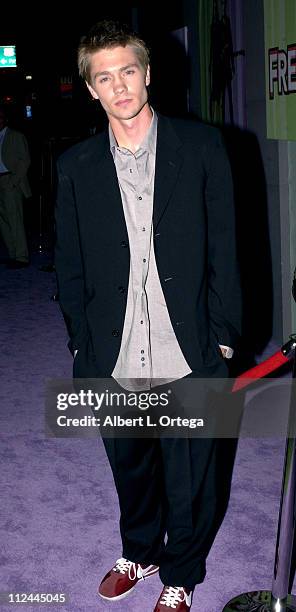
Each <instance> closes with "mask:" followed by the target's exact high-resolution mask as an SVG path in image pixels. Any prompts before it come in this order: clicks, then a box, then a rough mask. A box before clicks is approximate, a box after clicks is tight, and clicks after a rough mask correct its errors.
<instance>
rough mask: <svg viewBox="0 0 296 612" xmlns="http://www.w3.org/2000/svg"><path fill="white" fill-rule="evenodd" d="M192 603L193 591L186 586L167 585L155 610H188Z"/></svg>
mask: <svg viewBox="0 0 296 612" xmlns="http://www.w3.org/2000/svg"><path fill="white" fill-rule="evenodd" d="M191 603H192V591H189V589H184V587H172V586H165V587H164V588H163V590H162V593H161V595H160V598H159V600H158V602H157V604H156V606H155V608H154V611H153V612H170V610H175V612H188V610H190V608H191Z"/></svg>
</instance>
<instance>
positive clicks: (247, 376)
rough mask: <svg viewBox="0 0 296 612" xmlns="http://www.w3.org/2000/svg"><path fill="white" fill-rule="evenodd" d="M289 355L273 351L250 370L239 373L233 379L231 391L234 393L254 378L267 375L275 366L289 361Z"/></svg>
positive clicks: (277, 366) (275, 368)
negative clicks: (272, 353)
mask: <svg viewBox="0 0 296 612" xmlns="http://www.w3.org/2000/svg"><path fill="white" fill-rule="evenodd" d="M291 357H292V356H291ZM291 357H286V356H285V355H283V353H282V351H281V350H280V351H277V352H276V353H274V355H272V356H271V357H269V358H268V359H266V360H265V361H263V362H262V363H259V364H258V365H256V366H255V367H254V368H250V370H247V371H246V372H243V374H240V375H239V376H238V377H237V378H236V379H235V381H234V383H233V387H232V389H231V392H232V393H234V392H235V391H239V390H240V389H243V388H244V387H247V386H248V385H250V384H251V383H252V382H253V381H254V380H255V379H257V378H263V377H264V376H267V374H270V372H273V371H274V370H277V368H279V367H280V366H282V365H283V364H284V363H287V362H288V361H290V359H291Z"/></svg>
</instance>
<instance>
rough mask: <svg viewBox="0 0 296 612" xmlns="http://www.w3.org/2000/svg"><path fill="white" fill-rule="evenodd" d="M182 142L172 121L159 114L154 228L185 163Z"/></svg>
mask: <svg viewBox="0 0 296 612" xmlns="http://www.w3.org/2000/svg"><path fill="white" fill-rule="evenodd" d="M181 146H182V143H181V142H180V140H179V138H178V136H177V134H176V132H175V131H174V129H173V126H172V123H171V121H170V120H169V119H168V118H166V117H163V116H162V115H159V114H158V124H157V145H156V162H155V182H154V205H153V227H154V230H155V229H156V227H157V225H158V223H159V221H160V219H161V217H162V216H163V214H164V212H165V210H166V208H167V206H168V204H169V200H170V197H171V195H172V193H173V191H174V187H175V184H176V181H177V179H178V176H179V172H180V169H181V166H182V163H183V157H182V154H181V152H180V151H179V149H180V148H181Z"/></svg>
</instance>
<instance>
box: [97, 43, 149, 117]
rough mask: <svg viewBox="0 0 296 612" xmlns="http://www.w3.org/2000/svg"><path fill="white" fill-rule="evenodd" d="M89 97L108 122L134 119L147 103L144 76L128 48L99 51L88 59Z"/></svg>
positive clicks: (147, 76) (146, 78) (142, 70)
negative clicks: (98, 104)
mask: <svg viewBox="0 0 296 612" xmlns="http://www.w3.org/2000/svg"><path fill="white" fill-rule="evenodd" d="M90 79H91V85H90V84H89V83H87V87H88V89H89V91H90V92H91V94H92V96H93V97H94V98H96V99H97V100H100V102H101V104H102V107H103V109H104V110H105V111H106V113H107V115H108V118H109V119H110V118H111V117H114V118H116V119H118V120H128V119H132V118H133V117H136V115H138V114H139V112H140V111H141V110H142V108H143V107H144V106H145V104H146V103H147V99H148V94H147V89H146V87H147V85H149V83H150V71H149V67H148V69H147V73H146V74H145V73H144V69H143V67H142V66H141V64H140V62H139V60H138V58H137V56H136V53H135V51H134V49H133V48H132V47H129V46H126V47H114V48H111V49H101V50H100V51H97V52H96V53H94V54H93V55H92V56H91V58H90Z"/></svg>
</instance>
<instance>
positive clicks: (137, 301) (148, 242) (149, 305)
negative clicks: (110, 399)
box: [109, 113, 192, 390]
mask: <svg viewBox="0 0 296 612" xmlns="http://www.w3.org/2000/svg"><path fill="white" fill-rule="evenodd" d="M109 138H110V149H111V152H112V156H113V159H114V163H115V168H116V173H117V178H118V183H119V187H120V193H121V200H122V206H123V210H124V216H125V221H126V225H127V231H128V237H129V245H130V275H129V286H128V295H127V306H126V313H125V320H124V327H123V334H122V340H121V346H120V351H119V355H118V359H117V362H116V364H115V368H114V370H113V372H112V376H113V377H114V378H115V379H116V380H118V381H119V382H120V384H121V385H122V386H123V387H126V388H128V389H133V390H135V389H136V390H138V389H139V390H140V389H149V388H151V387H153V386H156V385H159V384H162V383H165V382H166V383H167V382H171V381H173V380H177V379H179V378H183V377H184V376H186V375H187V374H189V373H190V372H191V371H192V370H191V369H190V367H189V365H188V363H187V361H186V359H185V357H184V355H183V353H182V351H181V348H180V346H179V343H178V341H177V338H176V335H175V333H174V330H173V327H172V323H171V320H170V317H169V313H168V309H167V306H166V302H165V298H164V294H163V291H162V287H161V284H160V280H159V276H158V271H157V266H156V260H155V253H154V240H153V224H152V212H153V195H154V176H155V157H156V138H157V115H156V113H153V118H152V121H151V125H150V127H149V130H148V132H147V134H146V136H145V138H144V140H143V142H142V143H141V146H140V148H139V149H138V150H137V151H136V153H132V152H131V151H129V150H128V149H125V148H123V147H119V146H118V145H117V142H116V140H115V137H114V134H113V132H112V129H111V126H110V125H109Z"/></svg>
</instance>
